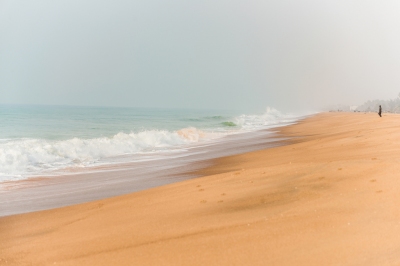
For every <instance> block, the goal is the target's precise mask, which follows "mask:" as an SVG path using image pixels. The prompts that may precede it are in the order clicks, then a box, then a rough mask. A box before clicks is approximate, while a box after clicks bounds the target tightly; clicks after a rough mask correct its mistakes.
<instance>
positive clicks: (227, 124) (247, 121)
mask: <svg viewBox="0 0 400 266" xmlns="http://www.w3.org/2000/svg"><path fill="white" fill-rule="evenodd" d="M300 117H301V116H299V115H293V114H285V113H281V112H279V111H277V110H275V109H273V108H266V110H265V112H262V113H258V114H245V113H241V112H238V111H229V110H225V111H221V110H189V109H156V108H112V107H73V106H27V105H0V182H4V181H13V180H22V179H27V178H30V177H37V176H52V175H62V174H68V173H70V172H71V171H72V172H74V173H77V172H79V171H88V170H90V169H96V167H98V166H104V165H111V164H114V165H115V164H120V163H127V162H135V161H143V160H147V161H150V160H155V159H157V158H160V156H164V157H165V156H169V157H173V156H188V155H190V152H191V148H192V147H195V146H196V147H198V146H199V145H200V146H207V145H208V143H210V142H213V143H214V142H223V141H224V139H226V137H227V136H230V135H234V134H241V133H246V132H253V131H257V130H262V129H268V128H272V127H276V126H279V125H284V124H288V123H293V122H295V121H297V120H298V119H299V118H300Z"/></svg>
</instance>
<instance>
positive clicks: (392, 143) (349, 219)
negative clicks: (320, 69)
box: [0, 113, 400, 265]
mask: <svg viewBox="0 0 400 266" xmlns="http://www.w3.org/2000/svg"><path fill="white" fill-rule="evenodd" d="M280 131H281V133H282V134H283V135H286V136H291V137H293V142H292V143H291V144H289V145H287V146H282V147H277V148H272V149H268V150H262V151H257V152H251V153H246V154H242V155H237V156H231V157H226V158H221V159H218V160H216V161H215V163H216V164H215V166H213V167H211V168H209V169H205V170H204V173H208V174H209V175H207V176H206V177H202V178H197V179H192V180H188V181H184V182H179V183H175V184H171V185H167V186H163V187H158V188H154V189H149V190H146V191H142V192H138V193H133V194H130V195H126V196H120V197H115V198H110V199H105V200H100V201H96V202H91V203H85V204H80V205H74V206H70V207H65V208H59V209H54V210H48V211H41V212H35V213H29V214H22V215H15V216H10V217H4V218H0V265H400V237H399V236H400V115H390V114H386V115H384V116H383V117H382V118H380V117H379V116H378V115H377V114H363V113H324V114H319V115H317V116H314V117H311V118H308V119H306V120H304V121H302V122H301V123H299V124H296V125H293V126H289V127H284V128H281V129H280ZM212 173H219V174H212Z"/></svg>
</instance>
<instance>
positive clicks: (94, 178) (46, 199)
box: [0, 126, 285, 217]
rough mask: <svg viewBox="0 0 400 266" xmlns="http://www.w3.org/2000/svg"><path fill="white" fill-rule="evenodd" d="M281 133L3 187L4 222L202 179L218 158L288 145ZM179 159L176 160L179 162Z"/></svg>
mask: <svg viewBox="0 0 400 266" xmlns="http://www.w3.org/2000/svg"><path fill="white" fill-rule="evenodd" d="M279 127H281V126H278V127H272V128H269V129H263V130H257V131H253V132H245V133H240V134H233V135H228V136H226V137H224V138H223V139H218V140H214V141H209V142H207V143H199V145H195V146H190V147H189V148H188V147H186V149H189V150H190V151H186V152H180V153H179V154H175V156H170V154H160V155H159V156H158V157H160V158H159V159H157V160H148V161H141V160H139V161H133V162H126V163H117V164H110V165H103V166H98V167H93V168H89V169H85V170H84V171H82V172H77V173H73V171H72V172H70V173H68V172H67V174H60V175H55V176H39V177H33V178H29V179H25V180H17V181H11V182H3V183H2V184H0V191H1V192H2V193H0V205H2V206H3V208H0V217H5V216H9V215H15V214H20V213H29V212H33V211H42V210H48V209H54V208H59V207H65V206H70V205H74V204H80V203H85V202H90V201H94V200H101V199H105V198H110V197H115V196H120V195H125V194H129V193H134V192H138V191H142V190H146V189H150V188H153V187H158V186H163V185H166V184H170V183H175V182H181V181H183V180H189V179H193V178H198V177H201V176H203V175H204V174H202V173H201V169H203V168H207V167H209V166H211V165H212V164H213V161H214V160H215V159H216V158H220V157H225V156H230V155H234V154H240V153H245V152H249V151H255V150H260V149H267V148H271V147H275V146H280V145H284V141H285V140H283V138H282V136H279V135H278V134H276V133H274V132H276V131H277V130H278V128H279ZM176 155H178V156H176Z"/></svg>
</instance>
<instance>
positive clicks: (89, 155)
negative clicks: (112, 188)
mask: <svg viewBox="0 0 400 266" xmlns="http://www.w3.org/2000/svg"><path fill="white" fill-rule="evenodd" d="M209 119H214V120H219V121H221V119H224V120H225V119H227V117H222V116H213V117H209ZM228 119H229V120H231V121H226V122H218V125H220V126H221V125H222V126H223V127H222V129H221V127H220V126H219V127H220V128H218V127H217V128H205V129H198V128H196V127H187V128H182V129H180V130H177V131H168V130H145V131H141V132H132V133H123V132H120V133H118V134H116V135H114V136H111V137H101V138H92V139H83V138H72V139H68V140H58V141H56V140H47V139H33V138H23V139H0V181H1V180H10V179H14V178H16V179H19V178H21V177H25V176H33V175H37V174H43V173H45V172H47V171H53V170H58V169H64V168H67V167H85V166H90V165H95V164H96V163H99V162H100V161H101V160H102V159H105V158H110V157H116V156H121V155H131V154H137V153H149V152H154V151H160V150H171V149H174V148H179V147H181V146H182V145H188V144H192V143H197V142H201V141H207V140H211V139H216V138H220V137H223V136H225V135H227V134H231V133H240V132H243V131H251V130H257V129H261V128H265V127H269V126H273V125H276V124H279V123H287V122H293V121H295V120H296V118H295V117H293V116H288V115H284V114H282V113H280V112H278V111H277V110H275V109H272V108H267V111H266V112H265V113H264V114H262V115H241V116H238V117H232V118H228ZM224 120H222V121H224ZM224 128H225V129H224Z"/></svg>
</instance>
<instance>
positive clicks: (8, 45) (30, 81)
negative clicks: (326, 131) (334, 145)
mask: <svg viewBox="0 0 400 266" xmlns="http://www.w3.org/2000/svg"><path fill="white" fill-rule="evenodd" d="M399 92H400V1H398V0H393V1H378V0H376V1H368V0H361V1H351V0H344V1H341V0H330V1H327V0H308V1H307V0H305V1H299V0H277V1H267V0H259V1H253V0H247V1H243V0H242V1H236V0H205V1H202V0H199V1H190V0H169V1H165V0H135V1H131V0H129V1H128V0H118V1H117V0H113V1H111V0H109V1H102V0H85V1H82V0H79V1H75V0H57V1H54V0H48V1H43V0H35V1H18V0H7V1H4V0H0V103H26V104H68V105H100V106H132V107H181V108H186V107H195V108H214V109H215V108H222V109H232V108H233V109H254V110H260V109H264V108H265V107H266V106H274V107H276V108H278V109H283V110H287V109H294V110H296V109H304V108H321V107H325V106H327V105H330V104H336V103H343V104H355V105H357V104H361V103H363V102H364V101H366V100H369V99H377V98H379V99H391V98H395V97H397V95H398V94H399Z"/></svg>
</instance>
